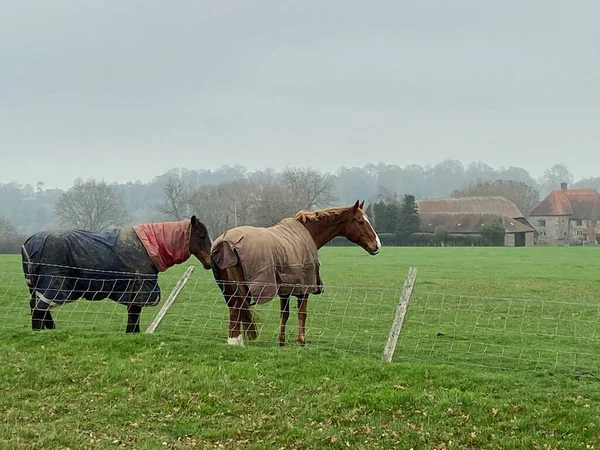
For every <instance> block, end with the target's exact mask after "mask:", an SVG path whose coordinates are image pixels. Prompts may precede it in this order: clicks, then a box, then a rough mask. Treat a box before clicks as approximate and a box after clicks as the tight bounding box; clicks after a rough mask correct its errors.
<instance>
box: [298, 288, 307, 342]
mask: <svg viewBox="0 0 600 450" xmlns="http://www.w3.org/2000/svg"><path fill="white" fill-rule="evenodd" d="M307 305H308V295H306V296H301V297H298V344H300V345H305V344H306V307H307Z"/></svg>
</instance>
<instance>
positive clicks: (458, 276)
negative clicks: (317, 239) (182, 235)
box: [0, 248, 600, 449]
mask: <svg viewBox="0 0 600 450" xmlns="http://www.w3.org/2000/svg"><path fill="white" fill-rule="evenodd" d="M320 253H321V259H322V264H323V266H322V270H321V273H322V276H323V279H324V282H325V284H326V292H325V293H324V294H323V295H321V296H318V297H311V300H309V315H308V330H307V338H308V342H309V343H308V345H307V347H305V348H299V347H298V346H297V345H296V344H295V334H296V331H295V325H296V315H295V308H293V309H292V315H291V316H290V321H289V322H288V342H289V345H288V346H287V347H285V348H279V347H277V346H276V345H275V344H276V336H275V334H274V333H275V331H276V327H277V322H278V311H277V309H278V301H273V302H271V303H269V304H267V305H262V306H260V307H259V310H260V313H259V314H260V323H261V324H262V325H263V328H262V330H261V337H260V339H259V341H258V342H256V343H250V344H247V346H246V347H244V348H237V347H230V346H227V345H226V343H225V342H226V336H227V334H226V332H227V309H226V307H225V304H224V302H223V299H222V297H221V296H220V293H219V292H218V290H217V289H216V286H215V285H214V282H213V281H212V279H211V273H210V272H206V271H203V270H202V269H201V268H200V266H199V265H197V268H196V271H195V272H194V273H193V275H192V278H191V280H190V281H189V282H188V284H187V285H186V287H185V288H184V290H183V291H182V293H181V294H180V296H179V297H178V299H177V301H176V302H175V304H174V305H173V307H172V308H171V309H170V310H169V312H168V313H167V315H166V317H165V319H164V320H163V322H162V323H161V324H160V325H159V327H158V329H157V331H156V333H155V334H154V335H147V334H141V335H138V336H126V335H125V334H124V333H123V327H124V323H125V312H124V308H123V307H121V306H118V305H115V304H114V303H113V302H111V301H102V302H96V303H90V302H86V301H84V300H79V301H77V302H75V303H73V304H71V305H67V306H65V307H63V308H61V309H59V310H57V311H56V312H55V314H54V315H55V320H56V323H57V329H56V330H52V331H44V332H41V333H33V332H31V331H29V328H28V327H29V317H28V305H27V295H26V290H25V284H24V281H23V278H22V274H21V273H20V265H19V259H18V257H14V256H2V257H0V361H1V362H2V364H0V448H36V449H39V448H137V449H154V448H342V447H343V448H406V449H408V448H415V449H416V448H448V449H449V448H528V449H532V448H533V449H535V448H539V449H545V448H586V445H589V446H591V447H589V448H598V446H599V442H598V441H599V440H600V439H599V433H600V423H599V422H598V418H599V417H600V393H599V390H598V388H599V384H598V379H597V377H596V375H595V374H600V367H599V366H600V361H599V359H598V358H597V357H596V353H597V348H598V343H599V338H600V329H597V321H598V318H599V317H600V316H599V311H600V303H599V299H600V295H599V294H598V292H599V288H600V277H599V276H598V264H597V263H596V261H597V259H598V256H600V249H595V248H512V249H511V248H494V249H491V248H488V249H486V248H385V249H384V251H383V252H382V253H381V255H379V256H377V257H370V256H368V255H366V254H364V252H362V251H361V250H359V249H357V248H325V249H323V250H322V251H321V252H320ZM410 266H414V267H417V268H418V269H419V273H418V276H417V282H416V285H415V289H414V292H413V297H412V301H411V304H410V306H409V309H408V313H407V316H406V320H405V323H404V327H403V329H402V334H401V337H400V340H399V342H398V347H397V349H396V353H395V357H394V362H393V363H391V364H382V363H381V362H379V358H380V355H381V350H382V348H383V345H384V343H385V339H386V337H387V332H388V330H389V326H390V323H391V319H392V315H393V311H394V308H395V305H396V303H397V299H398V295H399V292H400V290H401V288H402V284H403V282H404V278H405V276H406V274H407V271H408V268H409V267H410ZM184 270H185V265H184V266H181V267H177V268H173V269H170V270H169V271H168V272H167V273H166V274H163V275H161V286H162V289H163V298H166V296H167V294H168V292H169V291H170V289H171V288H172V287H173V285H174V284H175V283H176V281H177V279H178V278H179V276H180V275H181V273H183V271H184ZM157 312H158V308H148V309H147V310H145V311H144V313H143V315H142V318H143V328H144V329H145V327H146V326H147V325H148V324H149V323H150V321H151V320H152V319H153V317H154V316H155V314H156V313H157Z"/></svg>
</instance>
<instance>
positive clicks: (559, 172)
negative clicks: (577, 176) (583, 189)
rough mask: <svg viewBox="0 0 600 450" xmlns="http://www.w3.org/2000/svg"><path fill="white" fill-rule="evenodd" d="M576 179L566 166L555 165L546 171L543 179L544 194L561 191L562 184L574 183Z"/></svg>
mask: <svg viewBox="0 0 600 450" xmlns="http://www.w3.org/2000/svg"><path fill="white" fill-rule="evenodd" d="M573 180H574V177H573V175H572V174H571V172H569V169H567V167H566V166H565V165H564V164H554V165H553V166H552V167H550V168H549V169H546V171H545V172H544V176H543V177H542V180H541V181H542V188H543V190H544V194H549V193H550V191H552V189H560V184H561V183H568V184H571V183H573Z"/></svg>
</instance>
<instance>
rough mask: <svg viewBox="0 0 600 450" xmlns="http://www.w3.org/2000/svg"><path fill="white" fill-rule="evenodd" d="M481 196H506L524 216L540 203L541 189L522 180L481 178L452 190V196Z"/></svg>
mask: <svg viewBox="0 0 600 450" xmlns="http://www.w3.org/2000/svg"><path fill="white" fill-rule="evenodd" d="M479 196H484V197H485V196H499V197H504V198H506V199H507V200H510V201H511V202H513V203H514V204H515V205H516V206H517V208H519V211H521V213H522V214H523V215H524V216H526V215H528V214H529V212H530V211H531V210H532V209H533V208H535V207H536V206H537V205H538V204H539V203H540V193H539V191H538V190H537V189H535V188H533V187H531V186H529V185H527V184H525V183H523V182H521V181H513V180H495V181H484V180H481V179H479V180H476V181H475V182H473V183H471V184H470V185H468V186H467V187H465V188H462V189H457V190H455V191H454V192H452V197H479Z"/></svg>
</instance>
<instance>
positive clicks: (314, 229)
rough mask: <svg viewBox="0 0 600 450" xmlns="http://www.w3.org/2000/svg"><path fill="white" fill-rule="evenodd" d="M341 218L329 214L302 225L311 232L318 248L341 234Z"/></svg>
mask: <svg viewBox="0 0 600 450" xmlns="http://www.w3.org/2000/svg"><path fill="white" fill-rule="evenodd" d="M342 220H343V219H342V218H341V217H336V216H330V217H324V218H319V219H317V220H314V221H310V222H306V223H304V224H303V225H304V226H305V227H306V229H307V230H308V232H309V233H310V234H311V236H312V238H313V240H314V241H315V245H316V246H317V250H318V249H320V248H321V247H323V246H324V245H325V244H327V243H328V242H329V241H331V240H332V239H333V238H335V237H336V236H341V235H342V231H343V226H342Z"/></svg>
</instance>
